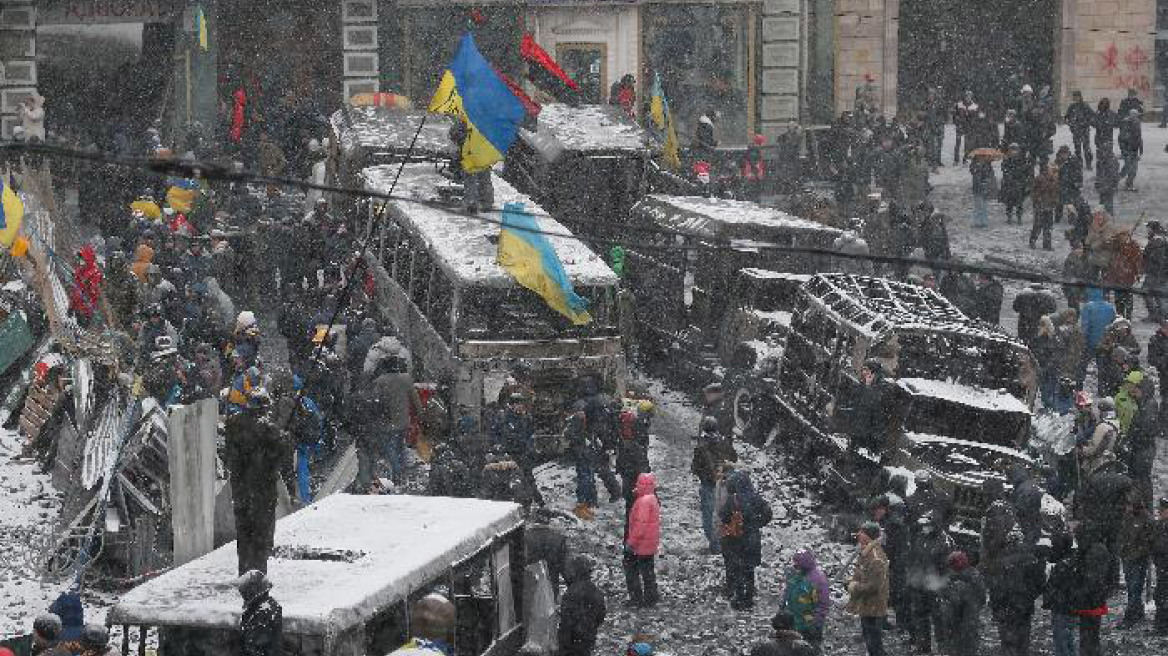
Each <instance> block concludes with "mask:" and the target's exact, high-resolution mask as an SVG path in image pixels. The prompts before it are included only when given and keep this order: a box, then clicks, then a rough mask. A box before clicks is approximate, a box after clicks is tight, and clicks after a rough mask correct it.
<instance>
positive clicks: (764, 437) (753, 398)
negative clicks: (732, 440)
mask: <svg viewBox="0 0 1168 656" xmlns="http://www.w3.org/2000/svg"><path fill="white" fill-rule="evenodd" d="M735 380H736V381H737V382H735V383H734V385H732V386H731V388H730V389H731V390H732V391H731V393H730V403H728V404H727V406H726V412H728V413H729V414H730V417H729V419H730V422H729V423H730V425H731V426H733V427H734V432H735V433H736V434H738V435H741V436H742V439H744V440H746V441H747V442H749V443H750V444H753V445H754V446H756V447H762V446H764V445H765V444H766V443H767V441H768V440H769V439H771V438H772V437H774V436H775V435H776V434H778V432H779V430H778V429H779V426H778V424H777V423H776V422H775V421H774V413H773V412H770V410H769V405H770V404H769V403H768V402H767V400H766V393H765V392H764V391H763V390H762V389H761V386H760V385H758V384H757V382H756V381H754V380H751V379H750V377H749V376H745V375H740V376H737V377H736V378H735Z"/></svg>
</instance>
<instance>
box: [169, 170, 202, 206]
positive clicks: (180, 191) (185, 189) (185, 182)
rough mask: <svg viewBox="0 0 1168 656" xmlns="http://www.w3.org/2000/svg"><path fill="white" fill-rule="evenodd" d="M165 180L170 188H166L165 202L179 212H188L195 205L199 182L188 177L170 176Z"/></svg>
mask: <svg viewBox="0 0 1168 656" xmlns="http://www.w3.org/2000/svg"><path fill="white" fill-rule="evenodd" d="M167 182H168V183H169V184H170V188H168V189H167V190H166V204H167V205H169V206H170V207H171V208H173V209H174V211H175V212H178V213H179V214H190V213H191V210H192V209H193V208H194V207H195V195H196V194H197V193H198V190H199V183H198V182H196V181H195V180H191V179H189V178H171V179H170V180H168V181H167Z"/></svg>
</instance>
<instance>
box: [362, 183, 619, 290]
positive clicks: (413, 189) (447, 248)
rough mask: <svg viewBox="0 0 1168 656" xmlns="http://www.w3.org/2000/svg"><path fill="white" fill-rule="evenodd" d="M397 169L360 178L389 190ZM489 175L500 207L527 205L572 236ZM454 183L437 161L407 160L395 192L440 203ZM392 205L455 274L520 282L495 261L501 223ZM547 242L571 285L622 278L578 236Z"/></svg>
mask: <svg viewBox="0 0 1168 656" xmlns="http://www.w3.org/2000/svg"><path fill="white" fill-rule="evenodd" d="M397 172H398V166H397V165H396V164H394V165H386V166H375V167H370V168H367V169H365V170H364V171H362V172H361V176H362V177H363V178H364V179H365V183H366V187H367V188H369V189H371V190H374V191H378V192H381V193H386V192H388V191H389V188H390V186H392V184H393V180H394V177H395V176H396V175H397ZM491 178H492V180H493V182H494V185H495V206H496V207H502V206H503V205H504V204H506V203H523V205H524V206H526V207H527V208H528V209H529V210H531V211H532V212H534V213H535V214H537V216H536V217H535V220H536V223H538V224H539V227H540V229H541V230H546V231H548V232H552V233H556V234H571V231H570V230H568V229H567V228H565V227H564V226H563V225H562V224H560V223H559V222H558V221H556V220H555V219H552V218H550V217H548V216H547V215H546V214H545V213H544V211H543V209H541V208H540V207H539V206H538V205H536V204H535V201H533V200H531V199H530V198H528V197H527V196H525V195H523V194H521V193H519V192H518V191H516V190H515V188H514V187H512V186H511V185H510V184H508V183H507V182H506V181H505V180H503V178H501V177H499V176H498V175H497V174H495V173H492V174H491ZM450 184H451V183H450V181H449V180H447V179H446V178H445V177H443V176H442V175H441V174H440V173H439V172H438V171H437V170H436V169H435V168H434V165H433V164H428V163H421V164H407V165H406V166H405V168H404V169H403V170H402V174H401V179H400V180H398V183H397V188H396V189H394V192H393V195H394V196H403V197H407V198H416V199H418V200H423V201H427V202H441V199H440V197H439V194H438V189H439V187H448V186H450ZM389 209H390V211H391V212H393V215H394V216H395V217H397V219H398V221H399V222H401V223H403V224H404V225H406V226H407V227H409V228H412V232H414V233H415V234H417V235H418V236H420V237H421V238H422V239H423V240H425V242H426V244H427V245H428V246H432V249H431V251H432V254H433V256H434V258H435V259H436V260H437V261H438V262H439V263H440V264H441V265H442V266H443V267H444V268H445V269H446V271H447V272H448V273H449V274H450V275H451V276H454V277H457V278H458V279H459V280H461V281H463V282H466V283H473V284H476V285H486V286H492V287H511V286H514V285H515V284H516V283H515V279H514V278H512V277H511V274H509V273H507V271H506V270H504V269H503V267H501V266H499V264H498V262H497V261H496V259H495V258H496V254H497V252H498V236H499V230H500V226H499V225H498V224H496V223H491V222H488V221H482V220H478V219H475V218H473V217H469V216H466V215H464V214H461V213H458V211H457V210H456V209H455V208H453V207H452V208H450V209H449V210H447V209H443V208H441V207H435V206H433V205H422V204H419V203H412V202H409V201H408V200H391V201H390V202H389ZM501 216H502V215H501V213H500V212H498V211H493V212H490V213H488V214H485V215H484V217H485V218H490V219H492V220H494V221H499V220H500V219H501ZM547 240H548V241H549V242H551V244H552V246H553V247H554V248H555V250H556V254H557V255H558V256H559V257H560V261H561V262H562V263H563V264H564V270H565V271H566V272H567V273H568V278H569V279H570V280H571V281H572V283H573V284H576V285H585V286H606V285H615V284H617V283H618V282H619V279H618V278H617V276H616V274H615V273H613V271H612V269H610V268H609V267H608V265H607V264H605V262H604V260H602V259H600V257H599V256H597V255H596V253H593V252H592V250H591V249H589V248H588V246H587V245H586V244H584V243H583V242H581V241H579V240H578V239H570V238H566V237H552V236H548V237H547Z"/></svg>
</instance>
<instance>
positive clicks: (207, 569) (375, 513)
mask: <svg viewBox="0 0 1168 656" xmlns="http://www.w3.org/2000/svg"><path fill="white" fill-rule="evenodd" d="M522 523H523V514H522V510H521V509H520V507H519V506H518V505H516V504H513V503H501V502H495V501H481V500H478V499H452V498H445V497H415V496H406V495H385V496H366V495H361V496H354V495H347V494H334V495H332V496H329V497H326V498H325V499H323V500H321V501H318V502H317V503H314V504H312V505H311V506H308V507H307V508H304V509H303V510H300V511H298V512H296V513H293V514H291V515H289V516H287V517H285V518H284V519H281V520H280V521H278V522H277V523H276V538H275V548H276V551H277V552H279V551H280V550H286V551H287V552H296V551H298V550H299V551H301V552H308V551H310V550H315V551H316V553H322V552H325V551H327V552H329V553H330V554H344V555H346V556H348V557H349V558H347V559H346V558H330V559H327V560H325V559H314V560H308V559H293V560H289V559H284V558H272V559H271V560H269V561H268V578H269V579H270V580H271V581H272V584H273V586H272V596H273V597H275V599H276V601H278V602H279V603H280V605H281V606H282V607H283V609H284V630H285V631H287V632H289V633H294V634H300V635H321V636H325V635H334V636H335V635H338V634H340V633H342V632H343V631H345V630H347V629H349V628H351V627H354V626H358V625H360V624H361V623H363V622H365V621H366V620H368V619H369V618H370V617H372V616H373V615H374V614H376V613H377V612H378V611H379V610H383V609H385V608H386V607H388V606H390V605H392V604H394V603H397V602H399V601H402V600H404V599H405V598H406V596H407V595H409V594H410V593H411V592H414V591H417V590H418V589H419V588H421V587H422V586H423V585H426V584H427V583H429V582H431V581H433V580H434V579H435V578H437V577H440V576H442V575H443V574H444V573H445V572H446V571H447V570H448V569H449V568H450V567H451V565H452V563H456V562H458V561H460V560H463V559H465V558H467V557H469V556H472V555H474V554H475V553H477V552H478V551H479V550H480V549H481V548H483V547H484V546H486V545H487V544H489V543H490V541H491V540H493V539H494V538H495V537H497V536H499V535H503V534H506V533H508V532H510V531H511V530H512V529H514V528H516V527H518V526H520V525H521V524H522ZM350 560H351V562H350ZM237 565H238V563H237V560H236V554H235V543H234V542H232V543H229V544H227V545H224V546H222V547H220V548H218V549H216V550H215V551H212V552H211V553H209V554H207V555H205V556H203V557H201V558H199V559H197V560H194V561H192V562H190V563H187V564H186V565H183V566H182V567H179V568H178V569H175V570H172V571H170V572H167V573H166V574H163V575H162V576H160V577H158V578H157V579H154V580H152V581H149V582H147V583H144V584H142V585H140V586H138V587H137V588H134V589H133V590H131V591H130V592H129V593H127V594H126V595H124V596H122V598H121V600H120V601H119V602H118V603H117V605H115V606H114V607H113V608H112V609H110V611H109V614H108V615H107V619H106V621H107V623H109V624H110V625H116V624H133V625H138V626H183V627H202V628H211V629H224V628H234V627H236V626H238V625H239V616H240V613H241V610H242V601H241V599H240V596H239V592H238V591H237V590H236V588H235V580H236V578H237Z"/></svg>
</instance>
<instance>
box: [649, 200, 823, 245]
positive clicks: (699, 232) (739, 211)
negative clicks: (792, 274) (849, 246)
mask: <svg viewBox="0 0 1168 656" xmlns="http://www.w3.org/2000/svg"><path fill="white" fill-rule="evenodd" d="M633 212H640V213H643V214H645V215H646V216H647V217H649V218H650V219H651V220H652V221H653V222H654V223H656V224H657V225H659V226H661V227H664V228H668V229H671V230H676V231H678V232H683V233H686V234H689V235H693V236H695V237H701V238H705V239H720V240H736V241H739V242H740V243H743V245H744V246H746V245H748V244H746V243H745V242H746V241H748V240H756V241H758V242H761V243H767V242H768V240H769V239H775V238H779V236H781V235H783V236H796V237H799V242H798V243H801V244H811V243H822V244H830V243H831V242H832V241H833V240H834V239H835V238H836V237H837V236H839V235H840V231H839V230H837V229H835V228H832V227H830V226H825V225H823V224H822V223H816V222H814V221H808V220H806V219H800V218H798V217H796V216H792V215H790V214H787V213H786V212H781V211H779V210H776V209H774V208H770V207H764V206H762V205H759V204H758V203H751V202H748V201H740V200H729V199H725V198H706V197H703V196H666V195H661V194H652V195H649V196H646V197H645V198H643V199H642V200H641V201H640V202H638V203H637V204H636V205H634V206H633Z"/></svg>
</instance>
